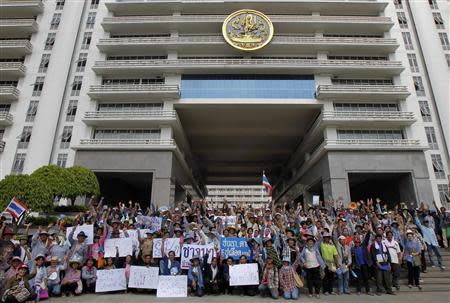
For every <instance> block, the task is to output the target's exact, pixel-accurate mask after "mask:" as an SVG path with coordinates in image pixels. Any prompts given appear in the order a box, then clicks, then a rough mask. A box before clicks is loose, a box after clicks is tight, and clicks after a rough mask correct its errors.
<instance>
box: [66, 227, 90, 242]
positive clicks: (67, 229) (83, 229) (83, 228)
mask: <svg viewBox="0 0 450 303" xmlns="http://www.w3.org/2000/svg"><path fill="white" fill-rule="evenodd" d="M73 228H74V227H73V226H70V227H67V228H66V238H67V239H69V235H70V233H71V232H72V230H73ZM81 231H83V232H84V233H85V234H86V236H87V238H86V240H85V242H86V244H92V243H94V225H92V224H91V225H78V226H77V228H76V229H75V232H74V233H73V237H72V238H73V239H74V240H76V239H77V235H78V234H79V233H80V232H81Z"/></svg>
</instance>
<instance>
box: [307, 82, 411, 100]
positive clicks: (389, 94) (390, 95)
mask: <svg viewBox="0 0 450 303" xmlns="http://www.w3.org/2000/svg"><path fill="white" fill-rule="evenodd" d="M409 95H410V92H409V91H408V88H407V87H406V86H397V85H319V87H318V88H317V93H316V96H317V99H323V100H337V101H339V100H341V101H345V100H348V101H349V100H364V101H392V100H404V99H406V98H407V97H408V96H409Z"/></svg>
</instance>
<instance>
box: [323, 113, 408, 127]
mask: <svg viewBox="0 0 450 303" xmlns="http://www.w3.org/2000/svg"><path fill="white" fill-rule="evenodd" d="M415 121H416V118H415V117H414V113H412V112H398V111H397V112H395V111H365V112H355V111H325V112H322V114H321V122H322V124H323V125H327V126H343V125H344V126H357V127H364V126H367V123H376V125H377V126H403V125H411V124H413V123H414V122H415Z"/></svg>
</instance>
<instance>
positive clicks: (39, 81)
mask: <svg viewBox="0 0 450 303" xmlns="http://www.w3.org/2000/svg"><path fill="white" fill-rule="evenodd" d="M44 80H45V77H36V81H35V82H34V86H33V97H38V96H40V95H41V93H42V89H43V88H44Z"/></svg>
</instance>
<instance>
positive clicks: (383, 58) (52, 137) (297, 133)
mask: <svg viewBox="0 0 450 303" xmlns="http://www.w3.org/2000/svg"><path fill="white" fill-rule="evenodd" d="M448 20H449V6H448V2H447V1H446V0H409V1H408V0H395V1H393V0H381V1H377V0H320V1H319V0H261V1H253V0H141V1H139V0H85V1H82V0H66V1H64V0H47V1H40V0H0V179H2V178H4V177H5V176H6V175H9V174H29V173H31V172H33V171H34V170H35V169H36V168H38V167H40V166H42V165H47V164H57V165H60V166H63V167H64V166H72V165H83V166H86V167H89V168H91V169H92V170H93V171H94V172H95V173H96V174H97V176H98V179H99V181H100V185H101V189H102V192H103V194H104V195H105V197H106V199H107V200H109V201H112V202H113V201H118V200H128V199H133V200H137V201H141V202H144V203H145V202H149V201H150V200H151V201H152V202H154V203H155V204H156V205H163V204H169V203H174V202H176V201H182V200H184V199H186V198H187V197H191V198H197V197H205V196H207V185H208V186H209V185H214V186H218V185H261V182H262V181H261V179H262V172H263V170H265V172H266V175H267V176H268V178H269V180H270V182H271V183H272V185H273V187H274V191H273V198H274V199H275V200H276V201H291V200H294V201H297V202H307V203H309V202H311V199H312V196H313V195H320V196H321V199H329V198H331V197H334V198H338V197H341V198H342V199H343V200H344V202H348V201H355V200H359V199H366V198H368V197H372V198H375V197H380V198H381V199H383V200H385V201H387V202H388V203H390V204H393V203H396V202H399V201H405V202H410V203H412V204H414V203H420V202H422V201H424V202H426V203H431V202H432V201H436V202H437V203H438V204H439V203H442V204H443V205H446V206H448V204H447V203H449V195H448V175H449V142H450V125H449V121H450V117H449V113H450V109H449V103H450V102H449V100H450V97H449V83H450V82H449V68H450V42H449V34H448V33H449V24H448Z"/></svg>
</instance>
